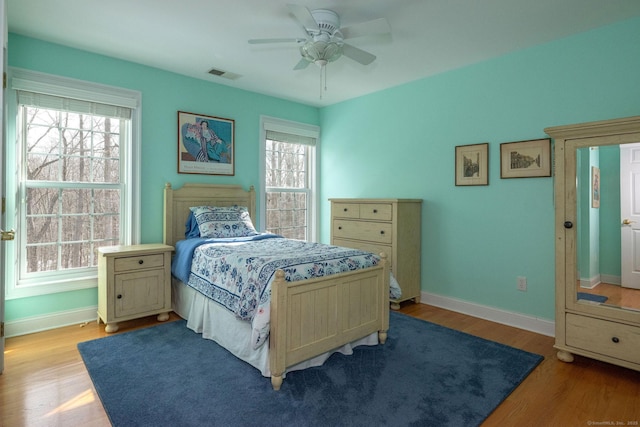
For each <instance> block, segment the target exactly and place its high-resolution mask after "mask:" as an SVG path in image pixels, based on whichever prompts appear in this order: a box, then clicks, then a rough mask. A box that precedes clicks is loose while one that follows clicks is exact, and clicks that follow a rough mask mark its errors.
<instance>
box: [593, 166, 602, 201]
mask: <svg viewBox="0 0 640 427" xmlns="http://www.w3.org/2000/svg"><path fill="white" fill-rule="evenodd" d="M591 207H592V208H599V207H600V168H599V167H596V166H591Z"/></svg>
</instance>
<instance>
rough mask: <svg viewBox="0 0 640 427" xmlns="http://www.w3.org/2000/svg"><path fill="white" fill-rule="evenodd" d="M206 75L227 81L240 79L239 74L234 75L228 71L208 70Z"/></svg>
mask: <svg viewBox="0 0 640 427" xmlns="http://www.w3.org/2000/svg"><path fill="white" fill-rule="evenodd" d="M208 73H209V74H211V75H212V76H217V77H223V78H225V79H229V80H235V79H237V78H239V77H240V74H234V73H230V72H228V71H222V70H216V69H215V68H212V69H210V70H209V71H208Z"/></svg>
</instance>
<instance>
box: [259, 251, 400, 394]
mask: <svg viewBox="0 0 640 427" xmlns="http://www.w3.org/2000/svg"><path fill="white" fill-rule="evenodd" d="M381 257H382V262H381V263H380V264H379V265H377V266H375V267H372V268H368V269H365V270H357V271H353V272H348V273H341V274H336V275H331V276H327V277H322V278H317V279H310V280H304V281H298V282H287V281H285V278H284V272H283V271H282V270H278V271H277V272H276V278H275V280H274V282H273V284H272V286H271V330H270V335H269V363H270V369H271V384H272V385H273V388H274V390H279V389H280V386H281V385H282V379H283V375H284V372H285V370H286V368H287V367H289V366H293V365H295V364H297V363H299V362H302V361H304V360H307V359H310V358H312V357H315V356H317V355H319V354H322V353H325V352H327V351H330V350H333V349H335V348H337V347H340V346H342V345H344V344H347V343H349V342H352V341H355V340H357V339H360V338H363V337H365V336H367V335H369V334H371V333H373V332H376V331H377V332H378V339H379V342H380V343H382V344H384V342H385V340H386V339H387V330H388V329H389V303H388V300H389V264H388V261H387V257H386V255H385V254H381Z"/></svg>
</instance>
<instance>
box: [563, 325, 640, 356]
mask: <svg viewBox="0 0 640 427" xmlns="http://www.w3.org/2000/svg"><path fill="white" fill-rule="evenodd" d="M566 342H567V345H568V346H571V347H576V348H580V349H583V350H587V351H591V352H594V353H599V354H602V355H605V356H609V357H615V358H616V359H621V360H625V361H627V362H632V363H640V327H636V326H630V325H625V324H622V323H616V322H610V321H608V320H602V319H594V318H592V317H586V316H579V315H576V314H571V313H567V325H566Z"/></svg>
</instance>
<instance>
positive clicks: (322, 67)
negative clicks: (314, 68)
mask: <svg viewBox="0 0 640 427" xmlns="http://www.w3.org/2000/svg"><path fill="white" fill-rule="evenodd" d="M323 69H324V65H323V66H321V67H320V99H322V70H323Z"/></svg>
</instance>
